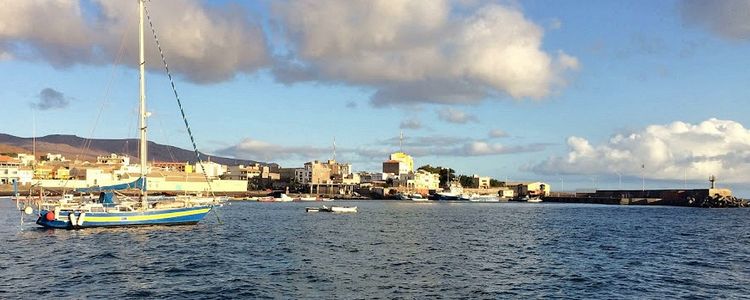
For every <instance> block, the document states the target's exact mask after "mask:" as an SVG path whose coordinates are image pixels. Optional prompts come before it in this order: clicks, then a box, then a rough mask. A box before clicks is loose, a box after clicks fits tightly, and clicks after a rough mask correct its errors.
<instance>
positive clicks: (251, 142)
mask: <svg viewBox="0 0 750 300" xmlns="http://www.w3.org/2000/svg"><path fill="white" fill-rule="evenodd" d="M216 152H217V153H218V154H220V155H229V156H232V157H236V158H243V159H253V160H258V161H266V162H271V161H277V160H285V159H303V160H309V159H319V158H320V157H321V156H323V155H324V154H327V153H332V149H328V148H316V147H312V146H283V145H277V144H272V143H268V142H264V141H259V140H255V139H251V138H247V139H245V140H243V141H242V142H240V143H239V144H237V145H234V146H231V147H228V148H224V149H221V150H218V151H216Z"/></svg>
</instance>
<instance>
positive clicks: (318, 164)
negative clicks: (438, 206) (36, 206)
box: [0, 151, 549, 197]
mask: <svg viewBox="0 0 750 300" xmlns="http://www.w3.org/2000/svg"><path fill="white" fill-rule="evenodd" d="M139 176H140V166H139V165H138V164H137V163H136V164H131V159H130V157H128V156H122V155H117V154H110V155H106V156H99V157H97V159H96V162H88V161H70V160H67V159H66V158H65V157H63V156H62V155H60V154H52V153H47V154H46V155H43V156H40V157H39V160H38V161H37V159H36V158H35V157H34V156H33V155H30V154H23V153H21V154H15V155H12V156H7V155H0V184H12V183H14V182H15V183H18V184H21V185H29V184H33V185H40V186H43V187H47V188H70V189H74V188H82V187H93V186H106V185H113V184H120V183H126V182H132V181H134V180H136V179H138V177H139ZM148 179H149V180H148V182H147V185H148V186H147V188H148V189H149V190H150V191H156V192H159V191H163V192H178V193H179V192H186V193H188V192H189V193H200V192H207V191H209V190H210V191H214V192H228V193H241V192H246V191H249V190H266V189H274V190H291V191H294V192H299V193H309V194H341V195H353V194H356V193H358V192H359V193H362V192H363V191H367V192H369V193H373V194H379V195H381V196H386V195H389V194H394V193H404V192H407V193H420V194H423V195H427V194H430V193H433V192H435V191H438V190H439V189H440V188H441V186H440V185H441V182H440V175H439V174H435V173H431V172H428V171H426V170H421V169H420V170H415V169H414V159H413V158H412V157H411V156H410V155H408V154H406V153H404V152H401V151H399V152H395V153H392V154H390V155H389V157H388V159H387V160H385V161H383V163H382V170H381V171H380V172H356V173H355V172H354V171H353V169H352V165H351V164H349V163H341V162H338V161H336V160H335V159H331V160H327V161H317V160H315V161H310V162H307V163H305V164H304V165H303V166H302V167H296V168H282V167H279V166H277V165H274V164H271V165H264V164H257V163H256V164H252V165H234V166H227V165H222V164H218V163H215V162H211V161H210V160H209V161H203V162H200V163H198V164H190V163H187V162H158V161H155V162H151V163H150V166H149V173H148ZM206 179H209V180H208V181H207V180H206ZM471 179H472V186H470V187H468V188H474V189H480V190H482V189H490V188H491V186H490V182H491V178H490V177H482V176H478V175H474V176H473V177H472V178H471ZM524 186H525V188H526V189H527V191H526V192H528V190H529V189H536V188H535V187H533V186H532V185H529V184H526V185H524ZM517 189H519V187H517V186H514V187H506V188H501V189H500V191H499V192H498V193H499V194H500V196H506V197H507V196H510V197H512V196H513V195H518V193H519V192H523V191H521V190H518V191H517ZM548 190H549V188H547V191H548Z"/></svg>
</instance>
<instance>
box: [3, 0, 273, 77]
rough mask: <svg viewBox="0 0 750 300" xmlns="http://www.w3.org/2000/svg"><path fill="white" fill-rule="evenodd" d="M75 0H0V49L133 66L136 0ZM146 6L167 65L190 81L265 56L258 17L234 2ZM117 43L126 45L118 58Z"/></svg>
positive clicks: (257, 62) (64, 61)
mask: <svg viewBox="0 0 750 300" xmlns="http://www.w3.org/2000/svg"><path fill="white" fill-rule="evenodd" d="M81 3H82V1H74V0H56V1H43V0H29V1H13V0H0V7H2V8H3V9H2V10H0V53H4V54H3V56H8V55H10V56H11V57H16V58H20V59H28V60H39V59H41V60H45V61H47V62H49V63H50V64H52V65H54V66H58V67H66V66H71V65H75V64H108V63H119V64H123V65H128V66H131V67H136V66H137V51H138V48H137V46H136V44H135V43H136V41H137V33H136V32H137V24H138V22H137V21H138V19H137V18H138V16H137V9H136V7H137V6H135V4H136V2H135V1H104V0H94V1H93V3H91V5H86V6H84V5H82V4H81ZM147 7H149V12H150V13H151V17H152V20H153V22H154V26H155V27H156V29H157V33H158V34H159V39H160V42H161V43H162V47H163V48H164V51H165V52H166V56H167V59H168V61H169V62H170V67H171V68H172V70H173V71H174V72H175V73H177V74H179V75H182V76H184V77H185V78H187V79H188V80H190V81H193V82H199V83H208V82H217V81H223V80H226V79H230V78H232V77H233V76H235V75H236V74H237V73H243V72H244V73H250V72H254V71H255V70H257V69H258V68H260V67H262V66H265V65H267V64H268V63H269V58H268V53H267V52H268V51H267V45H266V41H265V38H264V35H263V32H262V30H261V28H260V26H259V24H258V23H255V22H254V21H251V20H250V18H249V17H248V12H247V11H246V10H245V9H243V8H241V7H239V6H237V5H231V4H230V5H210V6H208V5H206V6H203V5H201V3H200V2H199V1H196V0H175V1H152V2H147ZM146 26H148V25H146ZM146 30H147V32H146V34H147V36H146V38H147V41H148V43H147V45H146V49H147V51H148V53H147V58H146V59H147V61H148V62H150V63H149V64H147V66H148V67H149V68H152V69H157V70H161V69H163V67H162V66H161V59H160V58H159V56H158V52H157V50H156V49H155V48H156V47H155V45H154V42H153V39H152V38H150V37H151V32H150V29H148V27H147V28H146ZM126 32H127V34H126V35H125V37H126V38H127V39H125V40H123V34H124V33H126ZM123 41H124V44H123ZM121 44H123V45H124V47H123V48H122V49H123V50H124V51H123V55H122V58H120V59H119V60H118V59H116V58H117V57H118V53H119V51H120V45H121ZM5 53H7V54H5Z"/></svg>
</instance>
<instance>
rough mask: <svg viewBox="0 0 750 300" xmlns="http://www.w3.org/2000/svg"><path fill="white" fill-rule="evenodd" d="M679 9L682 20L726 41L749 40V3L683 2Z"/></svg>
mask: <svg viewBox="0 0 750 300" xmlns="http://www.w3.org/2000/svg"><path fill="white" fill-rule="evenodd" d="M680 8H681V13H682V18H683V20H685V21H686V22H687V23H689V24H695V25H699V26H704V27H707V28H708V29H709V30H711V31H713V32H715V33H717V34H719V35H720V36H722V37H725V38H728V39H733V40H748V39H750V18H748V11H750V1H747V0H723V1H706V0H685V1H682V2H681V4H680Z"/></svg>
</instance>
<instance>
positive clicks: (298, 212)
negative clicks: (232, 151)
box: [0, 198, 750, 299]
mask: <svg viewBox="0 0 750 300" xmlns="http://www.w3.org/2000/svg"><path fill="white" fill-rule="evenodd" d="M315 204H320V203H256V202H231V203H229V204H228V205H226V206H224V207H221V208H218V210H217V212H218V214H215V213H213V212H212V213H211V214H209V215H208V216H206V218H205V219H204V220H203V221H202V222H201V223H199V224H198V225H195V226H176V227H161V226H156V227H139V228H120V229H85V230H46V229H41V228H37V226H36V225H35V224H33V222H28V221H31V219H27V223H25V224H23V225H21V223H20V212H18V211H17V210H16V208H15V203H14V202H12V201H10V200H9V199H7V198H0V225H1V226H0V278H1V279H2V280H0V298H1V299H15V298H21V299H29V298H39V297H63V298H111V297H124V298H135V297H146V298H178V299H211V298H283V299H298V298H325V299H394V298H406V299H410V298H421V299H441V298H446V299H455V298H468V299H483V298H489V299H497V298H524V299H527V298H606V299H610V298H663V297H668V298H673V297H691V298H714V297H722V298H745V297H748V295H750V228H748V219H749V217H750V209H697V208H682V207H660V206H652V207H644V206H605V205H570V204H551V203H550V204H546V203H536V204H532V203H467V202H465V203H457V202H454V203H445V202H443V203H414V202H407V201H337V202H328V203H326V204H327V205H330V204H333V205H356V206H358V207H359V212H358V213H352V214H332V213H320V212H319V213H306V212H305V209H304V208H305V206H311V205H315Z"/></svg>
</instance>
